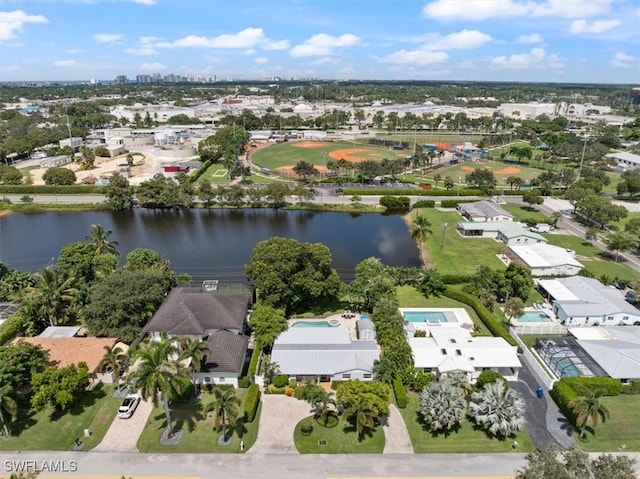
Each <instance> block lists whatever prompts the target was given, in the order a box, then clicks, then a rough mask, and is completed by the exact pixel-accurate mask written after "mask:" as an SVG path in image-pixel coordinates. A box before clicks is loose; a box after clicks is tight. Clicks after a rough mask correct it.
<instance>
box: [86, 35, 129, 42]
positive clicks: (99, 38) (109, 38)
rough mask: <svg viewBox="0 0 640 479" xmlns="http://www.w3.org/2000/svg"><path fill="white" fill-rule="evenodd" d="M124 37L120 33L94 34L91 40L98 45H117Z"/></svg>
mask: <svg viewBox="0 0 640 479" xmlns="http://www.w3.org/2000/svg"><path fill="white" fill-rule="evenodd" d="M123 37H124V35H123V34H122V33H96V34H94V35H93V39H94V40H95V41H96V42H98V43H117V42H119V41H120V40H122V38H123Z"/></svg>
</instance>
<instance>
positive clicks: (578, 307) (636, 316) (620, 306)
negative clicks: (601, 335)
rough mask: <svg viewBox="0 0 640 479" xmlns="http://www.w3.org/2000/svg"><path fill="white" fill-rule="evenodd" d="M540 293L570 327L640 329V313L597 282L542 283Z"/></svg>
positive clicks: (566, 280)
mask: <svg viewBox="0 0 640 479" xmlns="http://www.w3.org/2000/svg"><path fill="white" fill-rule="evenodd" d="M536 283H537V284H536V285H537V288H538V290H539V291H540V292H541V293H542V294H543V296H545V297H547V298H548V299H549V300H550V301H551V303H552V307H553V312H554V314H555V315H556V317H557V318H558V321H559V322H560V324H564V325H566V326H620V325H627V326H628V325H634V326H640V310H638V309H636V308H635V307H633V306H632V305H631V304H629V303H628V302H627V301H626V300H625V298H624V295H623V294H622V293H621V292H620V291H619V290H617V289H616V288H614V287H613V286H605V285H604V284H602V283H601V282H600V281H598V280H597V279H594V278H586V277H584V276H572V277H570V278H559V279H540V280H537V282H536Z"/></svg>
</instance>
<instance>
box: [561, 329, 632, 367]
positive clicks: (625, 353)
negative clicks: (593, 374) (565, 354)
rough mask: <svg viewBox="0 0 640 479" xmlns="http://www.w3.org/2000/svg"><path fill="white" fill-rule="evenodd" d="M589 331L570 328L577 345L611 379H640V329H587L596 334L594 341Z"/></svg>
mask: <svg viewBox="0 0 640 479" xmlns="http://www.w3.org/2000/svg"><path fill="white" fill-rule="evenodd" d="M585 329H586V328H570V329H569V332H570V333H571V334H572V335H574V336H575V337H576V338H577V341H578V344H579V345H580V347H581V348H582V349H584V350H585V351H586V352H587V354H589V356H591V357H592V358H593V359H594V360H595V361H596V362H597V363H598V365H599V366H600V367H601V368H602V369H603V370H604V371H605V372H606V373H607V374H608V375H609V376H611V377H612V378H616V379H638V378H640V326H622V327H620V326H612V327H599V328H588V329H589V330H597V332H596V334H593V335H592V336H593V337H589V335H587V334H584V332H583V331H584V330H585Z"/></svg>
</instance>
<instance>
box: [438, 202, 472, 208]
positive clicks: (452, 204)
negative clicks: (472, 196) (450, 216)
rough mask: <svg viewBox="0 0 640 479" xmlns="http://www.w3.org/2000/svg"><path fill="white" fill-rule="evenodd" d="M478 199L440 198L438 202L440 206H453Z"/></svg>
mask: <svg viewBox="0 0 640 479" xmlns="http://www.w3.org/2000/svg"><path fill="white" fill-rule="evenodd" d="M476 201H478V200H442V201H441V202H440V207H441V208H455V207H456V206H458V205H459V204H460V203H475V202H476Z"/></svg>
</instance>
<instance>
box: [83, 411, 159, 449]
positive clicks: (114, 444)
mask: <svg viewBox="0 0 640 479" xmlns="http://www.w3.org/2000/svg"><path fill="white" fill-rule="evenodd" d="M152 410H153V404H152V403H151V402H149V401H140V404H138V407H137V408H136V412H134V413H133V416H131V417H130V418H129V419H120V418H119V417H117V416H116V418H115V419H114V420H113V422H112V423H111V427H109V430H108V431H107V433H106V434H105V435H104V438H103V439H102V442H101V443H100V444H98V445H97V446H96V447H94V448H93V451H102V452H138V447H137V444H138V439H139V438H140V434H142V430H143V429H144V426H145V424H147V420H148V419H149V415H150V414H151V411H152Z"/></svg>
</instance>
